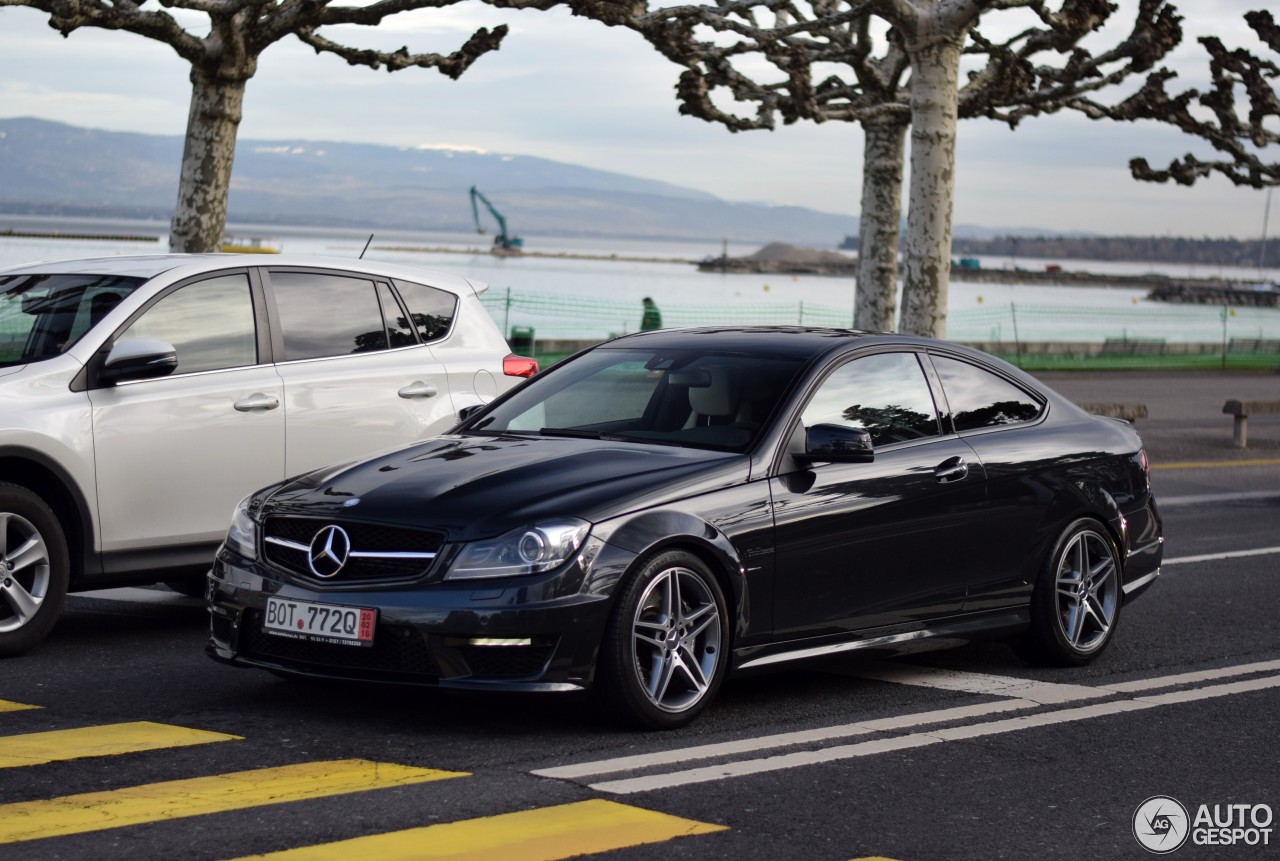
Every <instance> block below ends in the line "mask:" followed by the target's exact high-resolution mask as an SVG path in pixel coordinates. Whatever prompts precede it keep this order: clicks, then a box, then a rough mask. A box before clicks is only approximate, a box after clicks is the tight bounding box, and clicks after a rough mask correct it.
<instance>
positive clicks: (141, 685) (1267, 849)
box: [0, 395, 1280, 861]
mask: <svg viewBox="0 0 1280 861" xmlns="http://www.w3.org/2000/svg"><path fill="white" fill-rule="evenodd" d="M1228 396H1230V395H1228ZM1219 420H1220V424H1219V426H1218V429H1219V430H1220V431H1221V432H1222V433H1223V434H1224V435H1226V436H1227V437H1228V438H1229V433H1230V430H1229V423H1230V422H1229V419H1228V418H1227V417H1219ZM1139 429H1140V430H1142V429H1143V428H1142V426H1141V424H1140V425H1139ZM1202 448H1203V447H1202ZM1171 454H1173V452H1172V451H1171ZM1209 455H1212V456H1213V457H1212V458H1211V459H1215V460H1223V461H1228V463H1224V464H1222V465H1217V466H1213V467H1188V466H1180V465H1178V463H1179V462H1178V461H1176V460H1174V459H1171V458H1163V459H1156V458H1154V457H1153V460H1155V461H1156V466H1157V469H1156V470H1155V472H1154V473H1153V481H1154V483H1155V486H1156V490H1157V493H1158V495H1159V498H1161V499H1162V500H1164V503H1165V504H1164V507H1163V514H1164V517H1165V527H1166V535H1167V537H1168V545H1167V547H1168V549H1167V552H1166V560H1167V564H1166V566H1165V569H1164V575H1163V576H1162V577H1161V578H1160V580H1159V581H1158V582H1157V583H1156V584H1155V586H1154V587H1153V588H1152V589H1151V590H1150V591H1149V592H1148V593H1147V594H1146V595H1144V596H1143V597H1142V598H1141V600H1139V601H1136V602H1134V603H1133V604H1132V605H1130V606H1128V607H1126V608H1125V610H1124V612H1123V614H1122V617H1121V622H1120V629H1119V631H1118V632H1117V639H1116V640H1115V641H1114V642H1113V643H1112V645H1111V647H1110V649H1109V650H1108V652H1107V653H1106V654H1105V655H1104V656H1103V657H1102V658H1101V659H1100V660H1099V661H1098V662H1096V663H1095V664H1093V665H1091V666H1089V667H1085V668H1080V669H1073V670H1042V669H1037V668H1033V667H1031V666H1029V665H1027V664H1025V663H1024V662H1022V661H1021V660H1020V659H1019V658H1018V656H1017V655H1016V654H1015V653H1014V652H1013V650H1012V649H1010V648H1009V647H1008V646H1007V645H1005V644H1003V643H987V644H977V645H970V646H965V647H962V648H958V649H954V650H951V651H946V652H932V653H927V654H921V655H917V656H914V657H911V658H906V659H897V660H894V661H884V662H881V661H870V660H855V659H845V660H840V661H834V662H830V663H827V664H823V665H821V666H814V667H807V668H804V669H800V670H796V669H792V670H789V671H786V672H779V673H774V674H770V675H761V676H755V677H750V678H740V679H734V680H731V681H730V682H729V683H728V684H727V685H726V687H725V689H724V690H723V692H722V694H721V697H720V698H719V700H718V701H717V702H716V704H714V705H713V707H712V708H711V709H710V711H709V712H708V713H707V714H705V715H704V716H703V717H702V718H701V719H700V720H699V721H698V722H696V723H695V724H694V725H693V726H691V727H689V728H687V729H684V730H681V731H677V732H670V733H638V732H630V731H621V730H619V729H617V728H615V727H613V726H611V725H610V724H609V723H608V722H607V721H605V720H604V719H602V718H600V717H598V716H597V715H596V714H595V712H594V711H593V710H592V709H591V707H590V704H589V703H588V702H586V701H584V700H582V699H576V698H572V697H570V698H563V697H551V696H548V697H527V698H524V697H476V696H467V697H463V696H450V695H443V694H440V693H438V692H431V691H412V690H410V691H405V690H389V689H381V688H367V687H361V686H327V685H308V684H299V683H292V682H287V681H284V680H280V679H276V678H275V677H273V676H270V675H268V674H266V673H263V672H259V671H250V670H239V669H234V668H229V667H224V666H221V665H217V664H214V663H213V662H211V661H209V660H208V659H207V658H205V657H204V655H203V653H202V646H203V642H204V628H205V617H204V611H203V609H202V607H201V606H200V604H199V602H191V601H188V600H186V599H181V598H179V597H177V596H176V595H172V594H171V593H168V592H167V591H165V590H163V589H159V588H157V589H154V590H130V591H127V592H123V593H108V594H107V596H106V597H103V596H73V597H72V598H71V599H70V605H69V608H68V611H67V613H66V614H65V616H64V618H63V619H62V620H61V622H60V623H59V625H58V627H57V629H56V631H55V633H54V635H53V637H52V638H51V639H50V640H49V641H48V643H46V644H45V645H44V646H43V647H41V648H40V649H38V650H37V651H35V652H33V653H32V654H29V655H27V656H24V657H22V658H19V659H13V660H7V661H4V662H3V663H0V701H3V702H6V703H12V704H22V705H29V706H36V707H37V708H28V709H17V710H7V711H6V710H3V709H4V708H5V707H4V705H3V704H0V859H11V858H12V859H24V861H25V859H104V858H105V859H114V858H126V857H127V858H130V859H170V858H183V859H231V858H240V857H244V856H248V855H254V854H260V853H269V852H277V851H281V850H287V849H292V848H295V847H306V846H312V845H316V844H325V843H329V842H331V841H340V840H350V839H353V838H367V840H366V842H364V843H360V844H343V845H339V846H337V847H330V848H328V849H325V850H324V851H323V852H322V854H320V855H317V856H314V857H326V858H393V857H458V858H470V857H490V858H500V859H525V858H557V857H570V856H574V855H581V854H593V853H606V854H607V857H610V858H618V859H679V858H690V859H692V858H697V859H721V858H724V859H728V858H733V859H770V860H771V861H773V859H831V861H837V859H854V858H867V857H877V856H878V857H887V858H893V859H899V861H925V859H967V858H973V859H995V858H1012V859H1021V858H1057V857H1060V858H1071V859H1088V858H1107V859H1110V858H1146V857H1149V853H1148V852H1147V851H1146V850H1145V849H1143V848H1142V847H1141V846H1140V845H1139V843H1138V841H1137V839H1136V838H1135V836H1134V833H1133V823H1134V814H1135V811H1136V810H1137V808H1138V807H1139V805H1141V804H1142V803H1143V802H1144V801H1145V800H1147V799H1149V798H1151V797H1152V796H1161V795H1163V796H1170V797H1171V798H1173V799H1176V800H1177V801H1179V802H1181V803H1182V805H1184V807H1185V808H1186V810H1187V817H1188V819H1192V820H1194V818H1195V817H1196V815H1197V813H1198V809H1199V805H1201V804H1205V805H1209V808H1208V809H1209V812H1210V814H1212V812H1213V809H1214V808H1213V806H1214V805H1218V806H1219V807H1218V813H1219V814H1220V815H1224V816H1225V815H1226V814H1227V813H1230V812H1232V811H1230V810H1227V808H1225V805H1230V804H1241V805H1248V806H1249V807H1248V809H1247V812H1246V813H1245V816H1246V818H1248V817H1249V816H1254V817H1255V818H1257V817H1261V816H1262V811H1261V808H1256V807H1254V806H1255V805H1262V804H1265V805H1268V806H1269V811H1276V810H1277V809H1280V755H1278V754H1277V749H1276V741H1275V740H1276V739H1277V738H1278V737H1280V636H1278V635H1280V592H1277V579H1278V577H1280V528H1278V527H1280V458H1277V457H1275V456H1274V453H1273V454H1272V456H1271V457H1267V456H1265V452H1264V454H1263V456H1257V455H1254V456H1251V457H1248V458H1244V460H1246V461H1247V463H1234V464H1233V463H1229V461H1230V458H1231V457H1232V456H1233V455H1228V456H1225V457H1223V456H1220V455H1221V453H1219V452H1216V451H1214V452H1208V453H1207V454H1205V453H1204V452H1203V451H1202V452H1201V454H1200V455H1199V458H1200V459H1203V458H1204V457H1206V456H1209ZM1186 462H1190V463H1195V462H1199V460H1193V461H1186ZM1242 553H1248V554H1250V555H1239V554H1242ZM1187 674H1193V675H1190V676H1188V675H1187ZM140 721H146V722H153V723H154V724H158V725H160V726H144V727H141V728H137V729H138V732H137V733H136V734H131V733H130V732H128V730H129V729H130V727H116V728H115V729H110V728H112V727H115V725H119V724H129V723H133V722H140ZM187 730H198V731H201V732H200V733H197V734H194V735H193V734H191V733H189V732H186V731H187ZM53 731H68V732H65V733H64V734H62V735H58V736H39V735H36V734H39V733H46V732H53ZM135 735H136V738H135ZM137 739H141V741H138V740H137ZM86 743H87V744H88V747H86V748H82V747H81V745H83V744H86ZM112 745H118V748H119V750H120V751H122V752H117V749H116V748H113V747H112ZM179 745H181V746H179ZM130 747H134V748H138V747H142V748H146V747H153V748H154V749H134V750H129V748H130ZM75 754H80V755H82V758H77V759H69V760H62V758H63V757H67V756H71V755H75ZM42 759H44V760H48V759H52V760H54V761H46V762H41V761H40V760H42ZM349 760H357V761H368V762H372V763H379V764H380V765H378V766H377V767H372V766H364V765H361V764H360V763H355V764H353V763H350V762H346V761H349ZM267 769H269V770H270V771H263V770H267ZM265 778H274V780H272V781H267V780H265ZM291 799H293V800H291ZM1170 811H1172V812H1173V814H1174V815H1173V820H1172V821H1173V832H1174V833H1173V836H1174V837H1177V836H1178V835H1177V828H1178V827H1179V820H1178V819H1177V812H1176V810H1175V809H1174V808H1167V809H1162V812H1166V813H1167V812H1170ZM654 812H656V813H658V814H667V816H655V815H653V814H654ZM1236 812H1237V813H1238V812H1239V811H1238V810H1237V811H1236ZM1191 824H1192V823H1188V822H1187V821H1186V820H1181V826H1180V827H1182V828H1183V830H1184V832H1185V831H1186V830H1187V829H1188V827H1189V826H1190V825H1191ZM1246 825H1249V826H1250V827H1249V828H1246V829H1243V830H1242V832H1241V836H1242V837H1243V838H1244V839H1249V838H1250V837H1252V838H1253V839H1256V840H1259V841H1260V840H1262V839H1263V834H1262V832H1261V830H1260V829H1259V830H1256V831H1254V832H1253V833H1249V832H1250V828H1252V827H1253V823H1250V822H1246ZM1150 826H1151V821H1150V820H1148V821H1147V826H1146V827H1147V831H1148V832H1150V833H1155V832H1151V829H1150ZM1266 827H1267V828H1270V829H1271V831H1270V833H1268V834H1267V835H1265V836H1266V838H1267V839H1268V840H1269V845H1267V846H1261V845H1258V846H1249V845H1232V846H1221V845H1214V846H1208V845H1196V843H1195V842H1193V841H1194V839H1195V838H1196V836H1197V834H1198V836H1199V837H1200V838H1202V839H1203V838H1204V837H1206V836H1210V837H1220V836H1221V833H1220V832H1219V831H1213V832H1211V833H1208V832H1206V831H1205V829H1200V830H1199V831H1198V832H1197V831H1196V830H1194V829H1193V830H1192V840H1188V841H1187V843H1186V844H1185V845H1184V846H1182V848H1180V849H1178V850H1177V851H1176V852H1175V853H1174V857H1175V858H1204V859H1208V858H1213V859H1220V858H1223V859H1235V858H1253V857H1276V856H1277V854H1280V850H1278V849H1277V848H1276V846H1277V844H1278V843H1280V833H1277V832H1280V823H1275V822H1268V823H1267V825H1266ZM410 829H429V830H426V831H423V830H415V831H413V832H412V833H410V834H408V835H407V836H398V837H397V836H395V835H397V834H398V833H399V832H404V831H407V830H410ZM1161 833H1164V832H1161ZM388 834H391V835H393V836H391V837H380V836H379V835H388ZM1228 836H1230V832H1229V831H1228ZM369 841H376V842H369ZM381 841H389V842H381ZM645 841H648V842H645ZM403 846H408V847H409V848H410V849H411V850H413V852H416V853H418V854H409V855H403V856H401V855H397V854H395V853H396V851H398V850H397V847H403ZM428 848H429V849H431V850H432V851H435V852H439V853H442V854H440V855H430V856H427V855H425V854H422V853H423V852H424V850H425V849H428ZM486 848H487V851H489V852H490V854H489V855H481V854H479V851H480V850H481V849H486ZM446 850H447V851H453V852H455V854H453V855H445V854H443V853H445V852H446ZM468 853H470V854H468ZM307 857H313V856H307Z"/></svg>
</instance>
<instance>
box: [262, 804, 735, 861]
mask: <svg viewBox="0 0 1280 861" xmlns="http://www.w3.org/2000/svg"><path fill="white" fill-rule="evenodd" d="M726 830H728V829H727V828H726V827H725V826H723V825H709V824H707V823H705V822H695V821H694V820H692V819H681V818H680V817H678V816H669V815H667V814H665V813H658V812H655V811H653V810H644V809H643V808H640V807H632V806H630V805H628V804H619V803H618V802H616V801H606V800H605V799H602V798H596V799H592V800H590V801H579V802H576V803H573V804H561V805H557V806H555V807H543V808H540V809H537V810H522V811H520V812H518V813H504V814H502V815H500V816H486V817H484V818H481V819H466V820H463V821H461V822H448V823H444V824H441V825H428V826H426V827H424V828H411V829H409V830H407V831H393V832H391V833H389V834H375V835H372V836H369V837H356V838H354V839H352V840H340V841H338V842H336V843H322V844H320V845H317V846H304V847H302V848H299V849H286V850H285V851H283V852H272V853H270V854H267V855H254V856H250V857H252V858H255V859H266V858H269V859H272V861H350V859H352V858H377V859H378V861H411V859H416V861H428V859H449V861H556V859H559V858H573V857H576V856H579V855H591V854H594V853H596V852H609V851H611V850H614V849H624V848H626V847H628V846H640V845H643V844H646V843H661V842H663V841H666V840H671V839H673V838H675V837H689V836H692V835H695V834H711V833H713V832H716V831H726ZM240 861H248V859H240Z"/></svg>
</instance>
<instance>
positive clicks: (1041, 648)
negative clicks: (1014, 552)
mask: <svg viewBox="0 0 1280 861" xmlns="http://www.w3.org/2000/svg"><path fill="white" fill-rule="evenodd" d="M1120 576H1121V571H1120V554H1119V551H1118V550H1117V549H1116V545H1115V541H1113V540H1112V538H1111V534H1110V533H1109V532H1108V531H1107V529H1106V527H1105V526H1103V525H1102V524H1101V523H1099V522H1098V521H1096V520H1094V519H1092V518H1088V517H1085V518H1081V519H1079V520H1077V521H1075V522H1074V523H1072V524H1071V525H1070V526H1068V527H1067V528H1066V529H1065V530H1064V531H1063V533H1062V535H1061V536H1059V538H1058V540H1057V541H1056V542H1054V545H1053V549H1052V550H1051V551H1050V552H1049V555H1048V556H1047V557H1046V558H1045V562H1044V565H1043V566H1042V567H1041V569H1040V574H1039V576H1038V577H1037V579H1036V584H1035V590H1034V592H1033V593H1032V596H1031V629H1030V630H1029V631H1028V632H1027V634H1026V637H1025V641H1024V643H1023V645H1024V646H1025V648H1024V650H1023V651H1024V653H1025V654H1026V655H1027V657H1029V658H1030V659H1032V660H1034V661H1037V662H1039V663H1046V664H1051V665H1053V666H1060V667H1079V666H1083V665H1084V664H1087V663H1089V662H1090V661H1092V660H1094V659H1095V658H1097V657H1098V655H1100V654H1102V651H1103V650H1104V649H1105V648H1106V647H1107V644H1108V643H1110V642H1111V639H1112V637H1113V636H1115V632H1116V624H1117V623H1118V622H1119V621H1120V605H1121V603H1122V596H1121V589H1120V586H1121V584H1120Z"/></svg>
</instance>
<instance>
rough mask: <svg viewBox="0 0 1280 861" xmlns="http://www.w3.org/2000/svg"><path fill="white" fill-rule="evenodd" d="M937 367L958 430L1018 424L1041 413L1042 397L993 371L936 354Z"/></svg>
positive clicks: (935, 365) (934, 361) (934, 358)
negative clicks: (1030, 393)
mask: <svg viewBox="0 0 1280 861" xmlns="http://www.w3.org/2000/svg"><path fill="white" fill-rule="evenodd" d="M933 366H934V367H935V368H937V369H938V376H939V377H941V378H942V388H943V390H944V391H946V393H947V402H948V403H949V404H950V405H951V421H952V422H953V423H954V424H955V427H956V432H957V433H960V432H961V431H967V430H977V429H978V428H988V427H999V426H1001V425H1010V424H1017V423H1018V422H1025V421H1030V420H1031V419H1033V418H1035V417H1036V416H1038V415H1040V410H1041V409H1042V405H1041V403H1040V402H1039V401H1038V400H1036V399H1035V398H1033V397H1032V396H1031V395H1029V394H1027V393H1026V392H1025V391H1023V390H1022V389H1020V388H1018V387H1017V386H1015V385H1014V384H1013V383H1011V382H1009V381H1008V380H1005V379H1003V378H1001V377H998V376H996V375H995V374H993V373H991V372H990V371H987V370H984V369H982V368H979V367H978V366H976V365H970V364H969V363H968V362H961V361H959V360H958V359H948V358H946V357H944V356H934V357H933Z"/></svg>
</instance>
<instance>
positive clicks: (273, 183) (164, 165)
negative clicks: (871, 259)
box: [0, 118, 1021, 248]
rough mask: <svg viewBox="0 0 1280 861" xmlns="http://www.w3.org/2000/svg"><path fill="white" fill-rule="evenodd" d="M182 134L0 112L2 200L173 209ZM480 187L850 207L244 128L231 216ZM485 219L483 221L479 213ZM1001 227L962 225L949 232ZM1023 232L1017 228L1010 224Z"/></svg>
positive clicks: (621, 231) (819, 228)
mask: <svg viewBox="0 0 1280 861" xmlns="http://www.w3.org/2000/svg"><path fill="white" fill-rule="evenodd" d="M181 158H182V138H181V137H180V136H177V135H173V136H165V135H145V134H132V133H126V132H109V131H99V130H94V129H86V128H79V127H76V126H70V125H65V124H62V123H55V122H48V121H45V120H38V119H31V118H14V119H0V211H2V212H8V213H12V214H24V215H64V216H102V217H123V218H158V219H168V218H169V217H170V216H171V214H172V211H173V204H174V199H175V198H176V196H177V178H178V168H179V163H180V161H181ZM473 185H474V186H477V187H478V188H479V189H480V190H481V191H482V192H483V193H484V194H485V196H486V197H488V198H489V199H490V200H491V201H492V202H493V204H494V206H495V207H497V208H498V210H499V211H500V212H501V213H502V214H503V216H504V217H505V218H506V219H507V223H508V225H509V229H510V230H511V231H512V232H513V233H515V234H521V233H528V234H533V235H542V236H548V235H551V236H555V235H559V236H615V237H628V238H651V239H704V240H716V241H718V240H720V239H722V238H727V239H731V240H734V241H738V242H762V243H763V242H771V241H783V242H791V243H795V244H799V245H810V246H820V247H828V248H830V247H834V246H835V245H836V244H837V243H839V242H840V240H841V239H842V238H843V237H845V236H847V235H856V234H857V232H858V219H857V218H855V217H853V216H848V215H836V214H833V213H828V212H819V211H816V210H812V209H805V208H803V207H796V206H768V205H762V204H754V203H731V202H728V201H724V200H721V199H719V198H717V197H715V196H714V195H710V194H707V193H705V192H701V191H696V190H694V189H689V188H683V187H680V186H677V185H672V184H670V183H665V182H658V181H655V180H649V179H641V178H639V177H634V176H627V175H626V174H621V173H612V172H609V171H602V170H593V169H590V168H585V167H580V166H577V165H571V164H564V163H561V162H556V161H551V160H549V159H543V158H533V157H530V156H512V155H499V154H492V153H482V152H471V151H465V150H446V149H413V148H401V147H392V146H380V145H377V144H353V143H340V142H331V141H324V142H321V141H303V140H287V141H257V140H243V139H242V140H240V141H239V143H238V146H237V148H236V161H235V173H234V176H233V179H232V187H231V195H230V200H229V201H228V208H229V219H230V220H232V221H236V222H242V223H244V222H251V223H257V224H295V225H320V226H343V227H381V228H401V229H417V230H446V231H466V230H470V229H472V227H473V226H474V222H473V220H472V216H471V204H470V201H469V198H468V189H469V188H470V187H471V186H473ZM481 218H482V220H483V221H484V223H485V224H486V225H487V226H490V227H491V226H492V221H491V220H490V216H489V215H488V214H487V213H482V214H481ZM1009 232H1010V231H1008V230H1004V231H996V230H990V229H986V230H984V229H980V228H965V227H963V226H957V228H956V233H957V235H971V236H979V235H980V236H992V235H996V234H1002V233H1003V234H1007V233H1009ZM1018 232H1021V231H1018Z"/></svg>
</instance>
